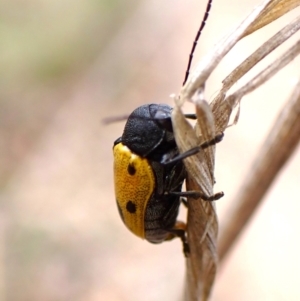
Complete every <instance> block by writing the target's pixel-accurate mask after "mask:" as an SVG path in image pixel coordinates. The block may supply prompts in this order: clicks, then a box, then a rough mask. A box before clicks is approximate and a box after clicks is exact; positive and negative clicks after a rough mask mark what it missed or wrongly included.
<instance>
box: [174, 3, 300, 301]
mask: <svg viewBox="0 0 300 301" xmlns="http://www.w3.org/2000/svg"><path fill="white" fill-rule="evenodd" d="M299 5H300V0H297V1H296V0H281V1H279V0H267V1H264V2H263V3H262V4H261V5H260V6H258V7H256V8H255V9H254V10H253V12H252V13H251V14H250V15H249V16H248V17H247V18H246V19H245V20H244V21H243V22H242V23H241V24H240V25H239V26H238V27H237V28H236V29H235V30H234V31H233V32H232V33H231V34H230V35H228V36H226V37H225V38H223V39H222V40H221V41H220V42H219V43H218V44H217V45H216V46H215V48H214V49H213V50H212V51H211V52H209V53H208V55H207V56H206V57H204V58H203V59H202V60H201V61H200V62H199V63H198V64H197V66H196V68H195V70H194V71H193V72H192V73H191V75H190V77H189V79H188V81H187V82H186V84H185V85H184V86H183V88H182V89H181V92H180V94H179V96H177V97H175V99H174V101H175V108H174V110H173V113H172V122H173V126H174V131H175V139H176V143H177V145H178V147H179V150H180V152H185V151H187V150H189V149H191V148H193V147H195V146H196V145H199V144H200V143H201V142H204V141H209V140H211V139H212V138H214V137H215V135H216V134H217V133H220V132H223V131H224V130H225V129H226V128H227V126H228V122H229V119H230V116H231V114H232V112H233V110H234V108H235V107H236V106H238V105H239V104H240V101H241V99H242V97H243V96H245V95H246V94H247V93H250V92H251V91H253V90H254V89H256V88H257V87H259V86H260V85H262V84H263V83H264V82H265V81H266V80H268V79H269V78H270V77H272V76H273V75H274V74H275V73H276V72H278V71H279V70H280V69H281V68H283V67H284V66H285V65H286V64H288V63H289V62H290V61H291V60H293V59H294V58H295V57H296V55H298V54H299V53H300V42H297V43H296V44H295V45H294V46H293V47H291V48H290V49H289V50H288V51H287V52H286V53H284V54H283V56H282V57H281V58H280V59H277V60H276V61H275V62H274V63H273V64H271V65H270V66H268V67H267V68H265V70H263V71H262V72H260V73H259V74H258V75H257V76H255V77H254V78H253V79H252V80H250V81H249V82H248V83H247V84H245V85H244V86H243V87H241V88H240V89H239V90H237V91H236V92H235V93H233V94H231V95H227V92H228V90H229V89H230V87H231V86H232V85H233V84H234V83H235V82H236V81H237V80H238V79H239V78H241V77H242V76H243V75H245V74H246V73H247V72H248V71H249V70H250V69H251V68H252V67H253V66H254V65H255V64H257V63H258V62H259V61H260V60H262V59H263V58H264V57H265V56H266V55H268V54H269V53H271V52H272V51H273V50H274V49H276V48H277V47H278V46H279V45H280V44H282V43H283V42H284V41H285V40H287V39H288V38H289V37H290V36H292V35H293V34H294V33H295V32H296V31H297V30H299V28H300V26H299V23H300V22H299V18H298V19H296V20H295V21H293V22H291V23H290V24H289V25H287V26H286V27H285V28H284V29H282V30H281V31H280V32H279V33H278V34H276V35H275V36H274V37H272V38H271V39H270V40H269V41H267V42H266V43H264V44H263V45H262V46H261V47H260V48H259V49H258V50H257V51H256V52H255V53H254V54H253V55H251V56H250V57H249V58H247V60H245V62H243V63H242V64H241V65H240V66H239V67H237V68H236V69H235V70H234V71H233V72H232V73H231V74H230V75H229V76H228V77H227V78H226V79H225V80H224V81H223V87H222V89H221V91H220V93H219V94H218V95H217V97H216V98H215V99H214V100H213V102H212V103H211V105H208V104H207V103H206V102H205V101H204V100H203V88H204V84H205V82H206V80H207V79H208V77H209V76H210V74H211V73H212V71H213V70H214V69H215V68H216V66H217V65H218V63H219V62H220V61H221V59H222V58H223V57H224V56H225V55H226V54H227V53H228V52H229V51H230V50H231V49H232V47H233V46H234V45H235V44H236V43H237V42H238V41H239V40H240V39H241V38H243V37H245V36H247V35H248V34H249V33H251V32H254V31H255V30H257V29H258V28H260V27H262V26H265V25H266V24H268V23H270V22H272V21H274V20H275V19H277V18H279V17H280V16H282V15H283V14H285V13H286V12H288V11H289V10H291V9H293V8H295V7H296V6H299ZM185 101H192V102H193V103H194V104H195V108H196V113H197V117H198V122H197V124H196V127H195V128H193V127H192V126H191V125H190V124H189V123H188V122H187V121H186V119H185V118H184V115H183V114H182V111H181V106H182V105H183V104H184V102H185ZM237 117H238V116H236V119H235V121H237ZM214 155H215V147H210V148H208V149H206V150H204V151H201V152H200V153H198V154H197V155H195V156H192V157H188V158H186V159H184V163H185V165H186V168H187V170H188V178H187V189H188V190H197V191H200V192H202V193H204V194H206V195H212V194H213V185H214V158H215V156H214ZM239 201H240V202H241V200H239ZM188 209H189V210H188V227H187V232H188V242H189V246H190V251H191V252H190V257H189V258H187V274H186V289H185V299H184V300H186V301H196V300H197V301H198V300H203V301H204V300H207V299H208V297H209V295H210V292H211V288H212V285H213V282H214V279H215V275H216V270H217V262H218V256H217V234H218V221H217V216H216V211H215V207H214V203H213V202H207V201H203V200H201V199H198V200H188Z"/></svg>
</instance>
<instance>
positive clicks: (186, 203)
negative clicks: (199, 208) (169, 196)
mask: <svg viewBox="0 0 300 301" xmlns="http://www.w3.org/2000/svg"><path fill="white" fill-rule="evenodd" d="M180 201H181V203H182V204H183V205H184V207H185V208H188V202H187V199H186V198H184V197H183V198H180Z"/></svg>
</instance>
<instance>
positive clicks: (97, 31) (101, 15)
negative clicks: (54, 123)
mask: <svg viewBox="0 0 300 301" xmlns="http://www.w3.org/2000/svg"><path fill="white" fill-rule="evenodd" d="M133 8H134V2H133V1H130V0H129V1H126V3H124V2H122V1H118V0H111V1H107V0H105V1H104V0H100V1H75V2H74V1H68V0H63V1H58V0H53V1H47V0H36V1H33V0H32V1H14V0H13V1H3V2H2V3H1V7H0V41H1V47H0V106H1V110H0V125H1V127H0V130H1V135H0V154H1V158H0V187H1V186H3V185H5V182H6V180H7V177H9V175H11V172H12V171H13V170H14V168H15V167H16V166H17V165H18V163H19V162H20V160H22V158H23V157H24V156H25V155H26V154H27V151H28V150H29V149H30V148H31V147H32V145H33V144H34V142H35V141H36V139H38V136H39V135H40V134H41V133H42V131H43V129H44V126H45V125H46V124H47V122H49V119H51V118H52V115H53V113H54V112H55V110H57V108H58V107H59V106H60V105H61V104H62V102H63V101H65V100H67V97H61V96H62V94H65V93H67V92H68V85H72V82H73V81H74V79H76V78H77V77H79V76H81V74H82V73H84V72H85V70H86V68H88V67H89V66H90V65H91V64H92V63H93V61H94V60H95V59H96V57H98V56H99V55H101V51H102V49H103V48H104V47H105V45H106V44H107V43H108V41H109V40H110V39H111V37H112V36H113V35H114V31H115V30H117V29H118V27H119V26H120V25H121V23H122V21H123V20H124V19H126V17H128V14H129V13H130V12H131V10H132V9H133Z"/></svg>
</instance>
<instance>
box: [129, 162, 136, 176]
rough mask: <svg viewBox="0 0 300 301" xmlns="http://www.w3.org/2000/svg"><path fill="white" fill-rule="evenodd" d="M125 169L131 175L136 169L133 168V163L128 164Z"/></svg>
mask: <svg viewBox="0 0 300 301" xmlns="http://www.w3.org/2000/svg"><path fill="white" fill-rule="evenodd" d="M127 171H128V173H129V174H130V175H131V176H133V175H134V174H135V172H136V169H135V167H134V165H133V164H130V163H129V164H128V167H127Z"/></svg>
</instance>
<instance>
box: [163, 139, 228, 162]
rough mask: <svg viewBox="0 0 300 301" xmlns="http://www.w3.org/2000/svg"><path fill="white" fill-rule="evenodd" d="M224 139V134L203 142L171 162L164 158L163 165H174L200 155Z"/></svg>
mask: <svg viewBox="0 0 300 301" xmlns="http://www.w3.org/2000/svg"><path fill="white" fill-rule="evenodd" d="M223 137H224V133H221V134H217V135H216V136H215V137H214V138H213V139H211V140H209V141H206V142H203V143H202V144H201V145H199V146H196V147H193V148H191V149H190V150H188V151H186V152H184V153H182V154H180V155H178V156H176V157H174V158H172V159H171V160H169V161H168V158H163V160H162V161H161V164H164V165H168V164H174V163H175V162H177V161H181V160H183V159H185V158H187V157H190V156H193V155H195V154H197V153H199V152H200V151H201V150H203V149H206V148H208V147H209V146H212V145H215V144H217V143H219V142H221V141H222V139H223Z"/></svg>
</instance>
